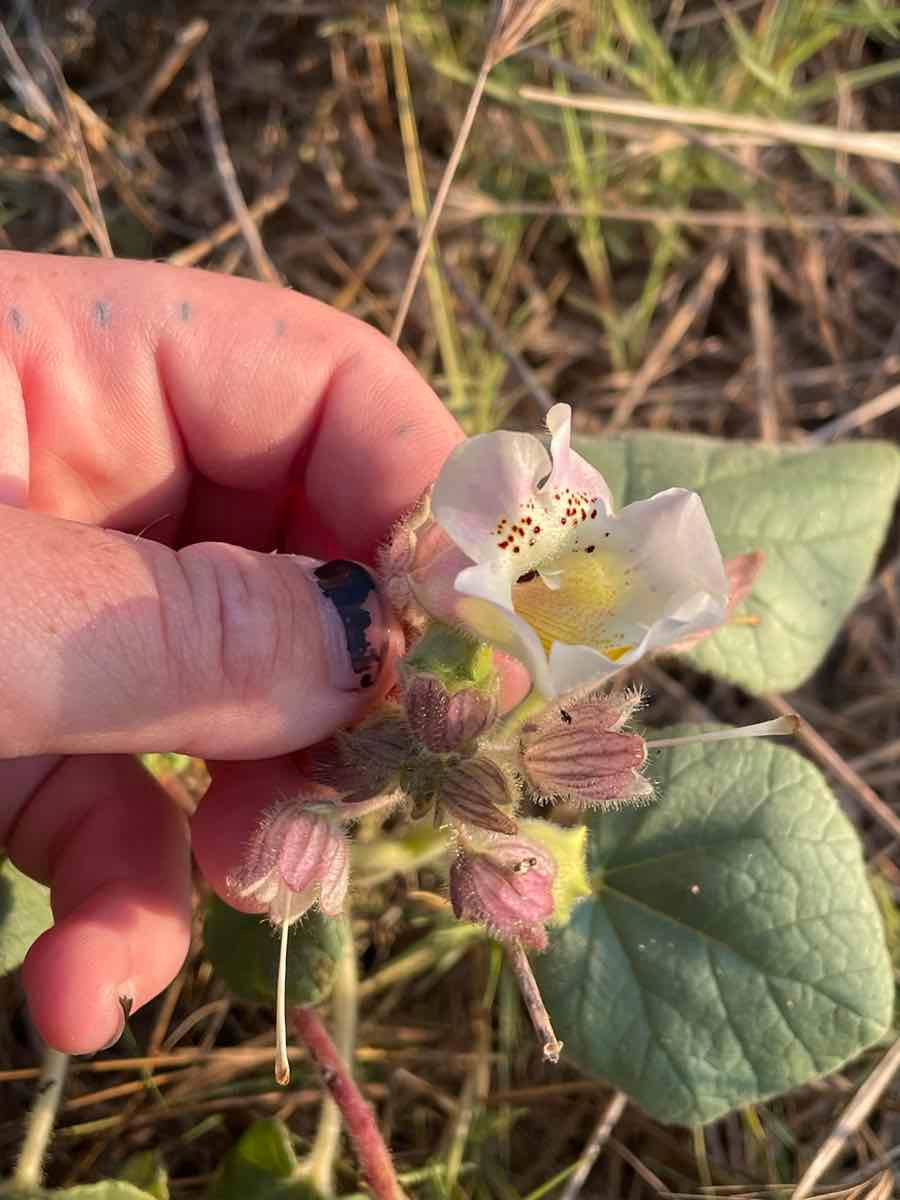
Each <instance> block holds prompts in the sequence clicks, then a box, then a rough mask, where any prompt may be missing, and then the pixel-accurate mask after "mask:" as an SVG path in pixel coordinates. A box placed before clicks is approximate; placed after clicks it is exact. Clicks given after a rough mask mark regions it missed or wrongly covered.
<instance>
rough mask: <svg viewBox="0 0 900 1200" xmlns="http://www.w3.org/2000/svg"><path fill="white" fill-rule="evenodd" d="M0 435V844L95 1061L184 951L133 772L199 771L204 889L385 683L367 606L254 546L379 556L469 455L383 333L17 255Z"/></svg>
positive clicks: (248, 289)
mask: <svg viewBox="0 0 900 1200" xmlns="http://www.w3.org/2000/svg"><path fill="white" fill-rule="evenodd" d="M0 431H2V437H0V561H2V563H3V568H4V569H3V576H2V579H0V759H3V760H4V761H2V762H0V846H3V847H4V848H5V850H6V852H7V853H8V854H9V856H10V858H11V859H12V860H13V862H14V863H15V864H16V865H17V866H18V867H19V868H20V869H21V870H23V871H25V872H26V873H27V874H29V875H31V876H33V877H34V878H36V879H40V880H42V881H43V882H45V883H47V884H49V886H50V888H51V894H52V900H53V909H54V915H55V921H56V923H55V925H54V927H53V928H52V929H51V930H49V931H48V932H47V933H45V934H44V935H43V936H42V937H41V938H40V939H39V940H38V941H37V942H36V943H35V945H34V946H33V947H32V949H31V951H30V953H29V955H28V957H27V959H26V961H25V964H24V966H23V979H24V984H25V988H26V992H27V994H28V1000H29V1005H30V1009H31V1013H32V1016H33V1018H34V1021H35V1023H36V1025H37V1028H38V1029H39V1030H40V1032H41V1034H42V1035H43V1037H44V1038H45V1039H46V1040H47V1041H48V1042H49V1043H50V1044H51V1045H53V1046H56V1047H58V1048H59V1049H61V1050H66V1051H69V1052H72V1053H87V1052H91V1051H95V1050H97V1049H98V1048H99V1047H102V1046H104V1045H105V1044H108V1043H109V1042H110V1041H111V1040H115V1039H116V1038H117V1037H118V1036H119V1034H120V1032H121V1028H122V1020H123V1013H122V1008H121V1006H120V1003H119V997H123V996H124V997H128V998H129V999H130V1000H131V1001H132V1002H133V1004H134V1006H135V1007H139V1006H140V1005H142V1004H144V1003H146V1001H148V1000H149V999H151V998H152V997H153V996H155V995H156V994H158V992H159V991H160V990H161V989H162V988H164V987H165V986H166V985H167V984H168V983H169V981H170V980H171V979H172V978H173V977H174V975H175V973H176V972H177V970H178V968H179V967H180V965H181V962H182V961H183V958H184V955H185V953H186V950H187V945H188V938H189V929H190V858H189V850H188V832H187V829H186V826H185V822H184V819H183V817H182V815H181V814H180V813H179V812H178V811H177V809H176V807H175V806H174V804H173V803H172V801H171V799H170V798H169V797H168V796H167V795H166V794H165V793H164V792H163V791H162V789H161V788H160V787H159V786H158V784H157V783H156V781H155V780H154V779H153V778H152V777H151V776H150V775H149V774H148V773H147V772H146V771H144V769H143V768H142V767H141V765H140V764H139V763H138V762H137V760H135V759H134V758H133V757H130V756H131V755H133V754H135V753H138V752H145V751H154V750H156V751H180V752H183V753H186V754H194V755H199V756H202V757H204V758H207V759H208V760H212V761H211V764H210V765H211V770H212V775H213V781H212V784H211V787H210V789H209V792H208V793H207V795H206V797H205V798H204V801H203V803H202V804H201V806H200V809H199V811H198V813H197V815H196V817H195V818H194V821H193V843H194V850H195V853H196V856H197V859H198V861H199V863H200V865H201V867H202V869H203V871H204V873H205V875H206V877H207V879H208V880H209V881H210V883H211V884H212V886H213V887H215V888H216V889H217V890H219V891H220V892H223V893H224V892H225V882H224V879H225V874H226V872H227V871H228V870H229V869H231V868H233V867H234V865H235V862H236V860H237V859H239V857H240V854H241V848H242V846H243V845H244V844H245V842H246V840H247V838H248V837H249V834H250V832H251V831H252V829H253V826H254V825H255V823H256V821H257V818H258V816H259V814H260V812H261V811H262V810H263V809H265V808H266V807H267V806H268V805H270V804H271V803H272V801H273V800H274V799H276V798H277V797H279V796H281V795H285V794H287V795H290V794H291V793H292V792H293V791H295V790H296V788H297V785H298V783H299V779H300V777H299V774H298V770H297V767H296V765H295V764H294V762H293V760H292V759H291V757H290V752H291V751H294V750H297V749H299V748H301V747H303V746H307V745H310V744H311V743H313V742H315V741H317V740H319V739H321V738H322V737H324V736H326V735H327V734H329V733H330V732H331V731H333V730H334V729H335V728H337V727H338V726H340V725H343V724H345V723H347V722H349V721H351V720H353V719H355V718H356V717H358V716H359V715H360V714H361V713H362V712H363V711H364V710H365V708H366V707H367V706H368V704H369V703H371V700H372V699H373V697H374V696H377V695H378V694H379V693H380V692H383V690H384V687H385V686H386V685H387V680H388V678H389V675H390V659H391V644H392V637H393V635H392V632H391V628H390V621H389V617H388V616H387V614H386V613H384V612H383V610H382V609H381V607H380V605H379V602H378V600H377V596H376V595H375V594H374V592H368V593H367V594H366V595H365V596H364V597H363V596H361V595H360V596H357V597H356V598H348V597H344V596H342V595H340V594H339V593H340V588H339V587H338V588H337V590H336V589H335V587H333V586H328V582H327V581H326V586H325V587H324V588H323V586H322V580H321V579H317V578H316V577H315V575H314V573H313V569H314V567H315V565H316V564H309V563H307V564H306V565H304V564H303V563H302V562H298V560H296V559H293V558H290V557H286V556H285V557H282V556H278V557H276V556H273V555H271V554H270V552H271V551H272V550H280V551H288V552H290V554H299V555H308V556H312V557H313V558H316V559H335V558H346V559H354V560H361V561H371V558H372V554H373V551H374V549H375V548H376V546H377V545H378V543H379V542H380V541H381V540H382V539H383V538H384V537H385V535H386V534H387V532H388V530H389V529H390V527H391V525H392V523H393V522H394V521H395V520H396V519H397V518H398V517H399V516H400V515H402V514H403V513H404V512H405V511H406V510H408V509H409V508H410V507H411V506H412V505H413V504H414V503H415V502H416V500H417V499H418V497H419V495H420V494H421V492H422V491H423V489H424V488H425V487H426V486H427V485H428V484H429V483H430V482H431V480H432V479H433V478H434V476H435V475H436V473H437V471H438V469H439V467H440V465H441V463H442V461H443V459H444V458H445V456H446V455H447V453H448V452H449V450H450V449H452V447H453V446H454V445H455V443H456V442H457V441H458V440H459V438H460V436H461V435H460V433H459V430H458V428H457V427H456V425H455V424H454V422H453V421H452V419H451V418H450V417H449V416H448V414H447V413H446V411H445V409H444V408H443V406H442V405H441V404H440V402H439V401H438V400H437V398H436V397H435V395H434V393H433V392H431V390H430V389H429V388H428V387H427V386H426V384H425V383H424V382H423V381H422V379H421V378H420V377H419V376H418V374H417V373H416V372H415V370H414V369H413V368H412V367H411V366H410V364H409V363H408V362H407V361H406V359H405V358H403V356H402V355H401V354H400V353H399V352H398V351H397V350H395V349H394V348H393V347H392V346H391V345H390V344H389V343H388V342H386V341H385V339H384V338H382V337H381V336H380V335H379V334H378V333H376V332H375V331H374V330H372V329H370V328H369V327H368V326H366V325H363V324H361V323H360V322H358V321H355V320H353V319H352V318H350V317H347V316H344V315H341V314H340V313H338V312H336V311H334V310H332V309H330V308H328V307H326V306H325V305H323V304H320V303H318V302H316V301H314V300H311V299H308V298H305V297H302V296H299V295H296V294H294V293H292V292H289V291H287V290H277V289H273V288H271V287H266V286H263V285H261V284H256V283H251V282H249V281H246V280H238V279H228V278H223V277H218V276H215V275H212V274H206V273H204V272H200V271H192V270H185V269H178V268H172V267H166V266H162V265H157V264H152V263H131V262H108V261H100V260H89V259H83V260H80V259H70V258H54V257H44V256H36V255H25V254H18V253H4V254H0ZM360 579H361V580H362V584H363V586H362V587H361V588H360V593H362V592H365V591H366V588H365V581H364V578H363V577H360ZM329 597H330V598H329ZM335 599H337V601H338V602H339V603H338V606H335V603H334V601H335ZM348 623H349V629H350V634H351V641H352V644H353V652H354V653H353V655H352V656H351V654H350V653H348V648H347V645H348V644H347V638H346V636H344V635H345V633H346V631H347V628H348ZM364 626H365V629H364ZM360 639H362V640H360Z"/></svg>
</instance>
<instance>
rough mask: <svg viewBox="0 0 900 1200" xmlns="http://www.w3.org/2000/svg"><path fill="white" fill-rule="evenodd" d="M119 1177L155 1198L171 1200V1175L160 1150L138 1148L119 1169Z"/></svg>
mask: <svg viewBox="0 0 900 1200" xmlns="http://www.w3.org/2000/svg"><path fill="white" fill-rule="evenodd" d="M119 1179H121V1180H124V1182H125V1183H133V1184H134V1186H135V1187H136V1188H139V1189H140V1191H142V1192H146V1193H147V1195H148V1196H152V1197H153V1200H169V1175H168V1172H167V1171H166V1164H165V1162H164V1161H163V1156H162V1154H161V1153H160V1151H159V1150H138V1151H137V1152H136V1153H135V1154H132V1155H130V1156H129V1157H128V1158H127V1159H126V1161H125V1163H124V1164H123V1166H122V1168H121V1170H120V1171H119Z"/></svg>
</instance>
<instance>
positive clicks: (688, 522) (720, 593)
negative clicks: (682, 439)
mask: <svg viewBox="0 0 900 1200" xmlns="http://www.w3.org/2000/svg"><path fill="white" fill-rule="evenodd" d="M606 529H607V531H608V532H609V537H608V538H607V539H605V541H604V545H603V549H604V551H606V552H607V553H610V554H613V555H616V556H618V557H619V558H620V561H621V562H623V563H624V564H625V569H626V570H627V571H628V581H629V588H628V594H627V596H626V597H625V598H623V602H622V604H621V607H620V612H621V615H622V619H623V621H625V622H627V623H628V624H632V625H637V626H642V627H644V628H645V629H647V628H649V627H650V626H651V625H653V624H654V623H655V622H657V621H659V620H660V619H661V618H662V617H664V616H665V617H669V618H672V619H673V620H676V621H677V622H679V623H682V624H683V625H684V632H686V633H687V632H691V631H692V630H694V629H700V628H706V627H707V626H706V625H704V624H702V622H706V621H708V622H709V623H710V624H716V623H718V622H721V621H723V620H724V619H725V612H726V604H727V601H728V577H727V575H726V574H725V566H724V564H723V562H722V555H721V553H720V551H719V547H718V545H717V544H716V539H715V535H714V534H713V531H712V528H711V527H710V524H709V519H708V518H707V516H706V512H705V510H704V508H703V502H702V501H701V499H700V497H699V496H698V495H697V494H696V492H689V491H686V490H685V489H684V488H670V489H669V490H668V491H665V492H659V493H658V494H657V495H656V496H651V497H650V499H649V500H639V501H637V502H636V503H635V504H629V505H628V506H627V507H626V508H623V509H622V511H621V512H620V513H618V514H617V515H616V516H615V517H613V518H612V519H611V520H610V521H608V522H607V525H606ZM688 626H690V628H688ZM655 644H656V645H659V644H661V643H659V642H657V643H655Z"/></svg>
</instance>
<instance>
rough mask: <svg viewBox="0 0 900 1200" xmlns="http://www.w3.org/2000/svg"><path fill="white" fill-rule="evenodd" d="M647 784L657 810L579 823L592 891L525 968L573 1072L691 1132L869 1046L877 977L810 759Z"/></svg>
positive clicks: (888, 1002) (857, 854)
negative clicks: (605, 1083) (586, 833)
mask: <svg viewBox="0 0 900 1200" xmlns="http://www.w3.org/2000/svg"><path fill="white" fill-rule="evenodd" d="M678 732H683V731H681V730H679V731H678ZM647 773H648V775H649V776H650V777H651V778H653V779H654V781H655V782H656V783H657V785H658V793H659V795H660V797H661V799H660V800H659V802H658V803H656V804H654V805H652V806H650V807H645V808H636V809H623V810H620V811H618V812H612V813H609V812H606V813H599V812H598V813H596V814H594V815H593V816H592V817H591V818H590V826H591V837H590V839H589V868H590V871H591V874H592V882H593V886H594V896H593V897H592V898H591V899H589V900H586V901H584V902H583V903H582V904H581V905H580V906H579V907H578V908H576V909H575V912H574V914H573V917H572V920H571V922H570V923H569V925H568V926H567V927H566V928H565V929H563V930H561V931H559V932H558V933H556V934H555V935H554V936H553V937H552V938H551V945H550V949H549V950H548V951H547V953H545V954H543V955H539V956H537V957H536V958H535V959H534V967H535V971H536V973H537V976H538V981H539V983H540V986H541V990H542V992H543V994H544V998H545V1000H546V1002H547V1006H548V1008H549V1010H550V1013H551V1016H552V1018H553V1022H554V1026H555V1028H556V1032H557V1034H558V1035H559V1037H560V1038H562V1040H563V1041H564V1042H565V1050H566V1054H567V1055H568V1057H569V1058H571V1060H572V1061H573V1062H575V1063H576V1064H577V1065H578V1066H579V1067H581V1068H582V1069H583V1070H584V1071H586V1072H588V1073H591V1074H596V1075H599V1076H602V1077H603V1078H604V1079H607V1080H609V1082H610V1083H612V1084H614V1085H615V1086H616V1087H618V1088H621V1089H622V1090H623V1091H625V1092H627V1093H628V1094H629V1095H630V1096H632V1097H633V1098H634V1100H636V1101H637V1103H638V1104H640V1105H641V1106H642V1107H643V1108H644V1109H646V1110H647V1112H648V1113H650V1115H651V1116H653V1117H656V1118H657V1119H659V1120H662V1121H677V1122H680V1123H684V1124H693V1123H697V1122H704V1121H711V1120H713V1119H714V1118H716V1117H719V1116H721V1115H722V1114H723V1113H725V1112H728V1110H729V1109H732V1108H735V1107H737V1106H739V1105H742V1104H747V1103H751V1102H754V1101H757V1100H761V1099H764V1098H765V1097H767V1096H771V1095H774V1094H776V1093H779V1092H783V1091H786V1090H787V1089H789V1088H792V1087H795V1086H797V1085H799V1084H802V1083H805V1082H807V1081H808V1080H810V1079H814V1078H816V1077H817V1076H820V1075H823V1074H825V1073H826V1072H828V1071H832V1070H834V1069H836V1068H837V1067H839V1066H840V1065H841V1063H843V1062H845V1061H846V1060H847V1059H848V1058H850V1057H852V1056H853V1055H855V1054H858V1053H859V1051H860V1050H862V1049H864V1048H865V1047H866V1046H868V1045H870V1044H871V1043H872V1042H874V1041H876V1040H877V1039H878V1038H879V1037H881V1036H882V1034H883V1033H884V1032H885V1030H886V1029H887V1027H888V1024H889V1022H890V1020H891V1013H892V1005H893V993H894V988H893V977H892V971H891V966H890V961H889V958H888V954H887V949H886V946H885V941H884V934H883V930H882V925H881V920H880V917H879V914H878V910H877V907H876V904H875V900H874V898H873V896H872V893H871V891H870V889H869V886H868V883H867V881H866V876H865V870H864V863H863V857H862V852H861V846H860V843H859V839H858V837H857V835H856V832H855V830H854V828H853V826H852V825H851V824H850V822H849V821H848V820H847V818H846V817H845V816H844V815H843V814H842V813H841V812H840V810H839V809H838V807H837V804H836V802H835V800H834V797H833V796H832V795H831V792H830V791H829V789H828V787H827V785H826V783H825V781H824V779H823V778H822V776H821V774H820V773H819V772H818V771H817V770H816V768H815V767H814V766H812V764H811V763H809V762H808V761H807V760H806V759H804V758H802V757H801V756H800V755H799V754H797V753H796V752H795V751H793V750H789V749H785V748H783V747H781V746H776V745H774V744H773V743H770V742H763V741H743V742H726V743H721V742H719V743H706V744H699V745H698V744H694V745H691V746H682V747H677V748H674V749H671V750H662V751H658V752H657V753H656V755H651V761H650V764H649V767H648V769H647Z"/></svg>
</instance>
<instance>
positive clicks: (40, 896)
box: [0, 859, 53, 975]
mask: <svg viewBox="0 0 900 1200" xmlns="http://www.w3.org/2000/svg"><path fill="white" fill-rule="evenodd" d="M52 924H53V914H52V913H51V911H50V893H49V892H48V890H47V889H46V888H45V887H44V886H43V885H42V884H40V883H35V882H34V880H33V879H29V878H28V876H27V875H23V874H22V872H21V871H17V870H16V868H15V867H14V866H13V865H12V863H11V862H10V861H9V859H2V860H0V975H5V974H6V973H7V972H8V971H14V970H15V969H16V967H18V966H19V964H20V963H21V962H22V960H23V959H24V957H25V955H26V954H27V953H28V950H29V947H30V946H31V943H32V942H33V941H35V940H36V939H37V938H39V937H40V935H41V934H42V933H43V932H44V930H46V929H49V928H50V926H51V925H52Z"/></svg>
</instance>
